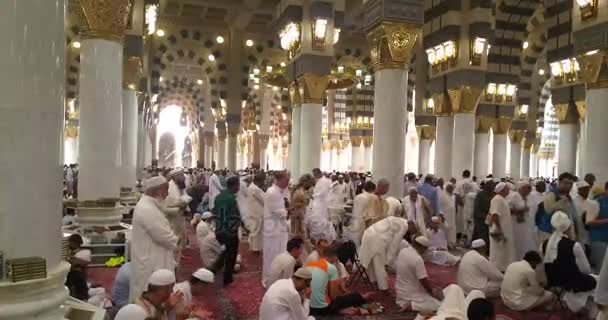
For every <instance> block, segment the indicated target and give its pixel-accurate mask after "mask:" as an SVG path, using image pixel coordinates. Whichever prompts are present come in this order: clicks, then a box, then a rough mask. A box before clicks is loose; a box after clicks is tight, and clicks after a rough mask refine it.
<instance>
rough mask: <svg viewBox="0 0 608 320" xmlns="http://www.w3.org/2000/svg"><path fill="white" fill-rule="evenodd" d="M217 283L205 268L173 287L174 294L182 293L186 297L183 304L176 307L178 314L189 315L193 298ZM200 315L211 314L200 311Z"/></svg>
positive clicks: (211, 273)
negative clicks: (188, 308)
mask: <svg viewBox="0 0 608 320" xmlns="http://www.w3.org/2000/svg"><path fill="white" fill-rule="evenodd" d="M214 281H215V276H214V274H213V272H211V271H209V270H208V269H205V268H200V269H198V270H196V271H194V272H193V273H192V276H190V279H188V280H186V281H183V282H180V283H176V284H175V286H173V292H175V293H177V292H181V293H182V294H183V296H184V298H183V300H182V302H181V303H179V304H178V305H177V306H176V312H177V313H187V312H188V311H187V310H186V307H187V306H188V305H190V304H192V297H193V296H199V295H201V294H202V291H203V290H204V288H205V287H207V286H209V285H210V284H212V283H213V282H214ZM197 312H198V313H199V314H205V315H208V316H210V315H211V313H209V312H206V311H204V310H202V309H201V310H198V311H197Z"/></svg>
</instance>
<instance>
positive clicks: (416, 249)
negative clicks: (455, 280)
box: [395, 236, 443, 315]
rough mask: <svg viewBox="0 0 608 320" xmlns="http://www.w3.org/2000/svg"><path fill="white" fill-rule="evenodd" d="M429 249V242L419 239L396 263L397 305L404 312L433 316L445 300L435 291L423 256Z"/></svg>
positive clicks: (439, 292)
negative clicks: (416, 312) (411, 311)
mask: <svg viewBox="0 0 608 320" xmlns="http://www.w3.org/2000/svg"><path fill="white" fill-rule="evenodd" d="M428 247H429V240H428V239H427V238H425V237H423V236H419V237H417V238H416V239H415V240H414V241H412V243H411V245H410V246H409V247H407V248H405V249H402V250H401V252H399V256H398V257H397V263H396V268H397V270H396V272H397V280H396V282H395V290H396V293H397V301H396V302H397V305H399V307H401V309H402V310H414V311H418V312H420V313H422V314H424V315H429V314H433V313H435V312H436V311H437V309H438V308H439V304H440V300H441V299H443V297H442V294H441V291H440V290H433V288H432V287H431V283H430V281H429V279H428V278H429V277H428V274H427V272H426V267H425V266H424V260H423V259H422V256H423V255H424V253H425V252H426V251H427V248H428Z"/></svg>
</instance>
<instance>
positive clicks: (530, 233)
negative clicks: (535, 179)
mask: <svg viewBox="0 0 608 320" xmlns="http://www.w3.org/2000/svg"><path fill="white" fill-rule="evenodd" d="M531 191H532V185H531V184H530V181H529V180H527V179H522V180H520V181H519V182H517V189H514V190H512V191H510V193H509V195H508V196H507V202H508V203H509V208H510V209H511V216H512V218H513V236H514V238H513V241H515V244H514V245H515V259H521V258H523V257H524V254H526V252H528V251H531V250H538V240H537V239H536V237H535V235H536V225H535V224H534V219H535V215H536V209H537V204H536V203H535V202H534V201H533V199H532V198H530V197H529V195H530V192H531Z"/></svg>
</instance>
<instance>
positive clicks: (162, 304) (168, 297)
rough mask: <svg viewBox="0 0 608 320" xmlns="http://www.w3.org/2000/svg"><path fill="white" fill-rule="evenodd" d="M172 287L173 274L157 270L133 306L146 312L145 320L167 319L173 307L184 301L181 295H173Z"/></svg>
mask: <svg viewBox="0 0 608 320" xmlns="http://www.w3.org/2000/svg"><path fill="white" fill-rule="evenodd" d="M174 285H175V274H174V273H173V271H171V270H167V269H159V270H156V271H154V273H152V275H151V276H150V278H149V279H148V286H147V288H146V290H145V291H144V292H143V293H142V294H141V296H140V297H138V298H137V299H135V304H136V305H138V306H140V307H142V308H143V309H144V310H145V311H146V319H158V320H167V319H169V315H170V313H172V312H173V311H174V309H175V306H176V305H177V304H179V303H181V302H182V301H183V299H184V294H183V293H181V292H176V293H173V286H174ZM119 314H120V311H119ZM176 319H178V320H181V319H186V318H185V317H184V315H179V317H177V316H176Z"/></svg>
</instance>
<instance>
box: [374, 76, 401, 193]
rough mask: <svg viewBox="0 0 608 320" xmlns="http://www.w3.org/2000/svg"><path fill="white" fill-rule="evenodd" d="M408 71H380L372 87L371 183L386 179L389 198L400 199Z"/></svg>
mask: <svg viewBox="0 0 608 320" xmlns="http://www.w3.org/2000/svg"><path fill="white" fill-rule="evenodd" d="M407 76H408V74H407V69H380V70H377V71H376V73H375V86H374V90H375V91H374V142H375V144H374V150H373V153H372V173H373V175H374V179H375V180H378V179H388V180H389V182H390V190H389V192H388V195H391V196H394V197H397V198H401V197H402V196H403V173H404V171H405V133H406V132H405V130H406V125H407V110H406V105H407V99H406V98H407V97H406V95H407Z"/></svg>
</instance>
